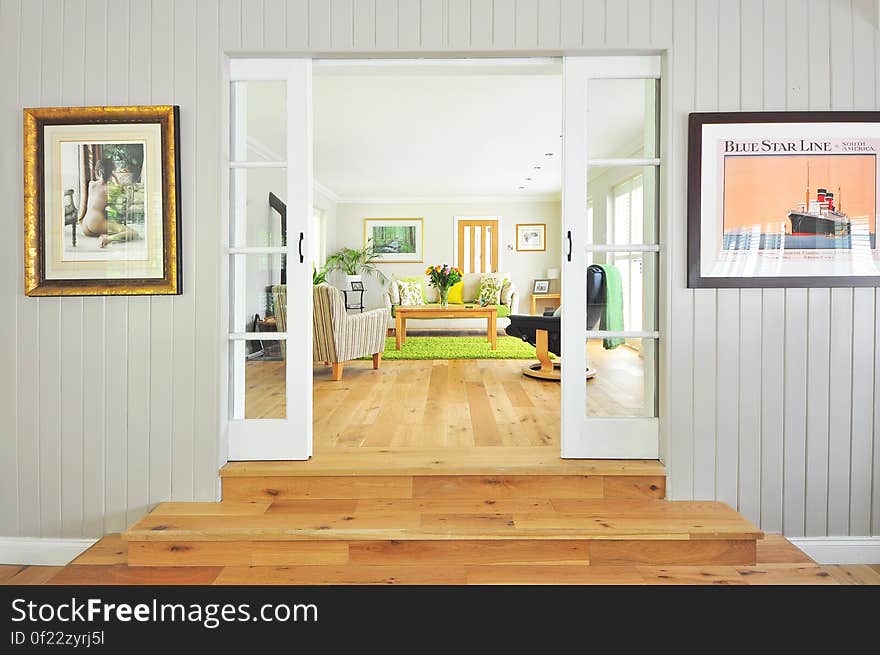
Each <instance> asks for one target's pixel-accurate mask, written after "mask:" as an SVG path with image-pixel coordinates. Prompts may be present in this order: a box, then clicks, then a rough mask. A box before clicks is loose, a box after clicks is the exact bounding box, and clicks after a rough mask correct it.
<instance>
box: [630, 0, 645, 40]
mask: <svg viewBox="0 0 880 655" xmlns="http://www.w3.org/2000/svg"><path fill="white" fill-rule="evenodd" d="M627 13H628V16H627V37H626V40H627V43H628V44H629V46H630V47H631V48H647V47H649V46H650V45H651V0H629V2H628V6H627Z"/></svg>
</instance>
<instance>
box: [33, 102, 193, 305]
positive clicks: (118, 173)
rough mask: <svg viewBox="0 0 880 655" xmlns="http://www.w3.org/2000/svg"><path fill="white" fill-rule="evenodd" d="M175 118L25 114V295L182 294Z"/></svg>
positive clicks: (137, 110)
mask: <svg viewBox="0 0 880 655" xmlns="http://www.w3.org/2000/svg"><path fill="white" fill-rule="evenodd" d="M178 115H179V108H178V107H176V106H171V105H160V106H141V107H47V108H39V109H25V110H24V247H25V257H24V262H25V293H26V294H27V295H28V296H109V295H164V294H180V293H182V281H181V269H182V266H181V250H180V243H179V238H178V235H179V233H180V205H179V203H178V198H177V192H178V186H179V177H178V169H179V167H180V160H179V157H180V155H179V153H180V148H179V134H178V126H179V118H178Z"/></svg>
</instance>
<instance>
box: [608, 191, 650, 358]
mask: <svg viewBox="0 0 880 655" xmlns="http://www.w3.org/2000/svg"><path fill="white" fill-rule="evenodd" d="M610 205H611V212H610V221H609V223H610V225H609V231H610V233H611V242H612V243H642V241H643V232H644V178H643V177H642V175H636V176H634V177H631V178H629V179H628V180H626V181H624V182H621V183H620V184H618V185H617V186H614V187H612V189H611V202H610ZM610 259H611V261H610V263H612V264H614V265H615V266H617V268H618V269H619V270H620V277H621V282H622V286H623V321H624V325H630V326H641V325H642V297H643V293H642V290H643V289H644V283H645V280H644V271H643V269H642V262H643V261H644V258H643V256H642V253H638V252H627V253H611V254H610ZM640 343H641V340H639V339H628V340H627V344H628V345H630V346H631V347H634V348H636V349H638V345H639V344H640Z"/></svg>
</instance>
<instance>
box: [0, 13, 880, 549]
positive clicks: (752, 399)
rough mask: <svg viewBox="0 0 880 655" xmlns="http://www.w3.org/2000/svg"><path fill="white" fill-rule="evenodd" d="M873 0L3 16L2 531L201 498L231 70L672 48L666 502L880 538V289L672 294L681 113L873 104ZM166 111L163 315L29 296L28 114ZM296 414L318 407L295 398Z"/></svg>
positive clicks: (115, 522)
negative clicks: (246, 56) (169, 209)
mask: <svg viewBox="0 0 880 655" xmlns="http://www.w3.org/2000/svg"><path fill="white" fill-rule="evenodd" d="M875 5H876V3H875V2H874V0H739V1H737V0H613V1H612V0H311V1H309V0H199V1H198V2H194V1H192V0H0V61H2V62H3V67H2V69H0V83H2V88H3V89H4V93H2V94H0V144H2V147H0V197H3V198H4V202H5V204H4V207H6V208H7V211H5V212H4V213H3V215H2V218H0V220H2V221H3V228H4V229H3V233H4V234H6V235H7V238H6V239H4V240H3V241H2V242H0V302H2V306H3V307H4V312H3V314H2V318H0V426H2V433H0V440H2V442H0V448H2V457H0V534H6V535H29V536H32V535H35V536H39V535H42V536H69V537H75V536H80V535H86V536H94V535H98V534H101V533H103V532H107V531H114V530H119V529H121V528H123V527H124V526H125V525H126V523H127V522H130V521H131V520H133V519H134V518H136V517H137V516H139V515H141V514H142V513H143V512H144V511H145V510H146V508H147V507H148V505H150V504H151V503H154V502H156V501H159V500H162V499H166V498H174V499H178V500H188V499H192V498H198V499H210V498H213V497H214V496H215V494H216V487H217V477H216V469H217V462H218V452H220V451H219V446H218V431H219V429H220V421H219V417H218V409H217V405H218V403H217V399H218V397H219V393H220V381H219V380H218V379H217V369H218V366H217V362H218V358H219V355H218V349H219V347H220V344H219V337H218V335H219V329H218V325H217V320H218V319H217V305H218V301H219V298H220V293H221V290H220V289H219V285H218V282H217V274H218V270H219V261H218V252H219V248H218V244H219V242H220V235H219V233H218V229H217V226H218V224H219V219H218V212H219V211H220V207H221V203H220V196H219V187H220V185H219V179H220V178H219V174H220V173H219V171H220V162H219V157H220V151H221V148H220V146H221V139H222V138H223V135H222V133H221V132H222V127H221V125H220V120H221V116H222V112H221V111H220V108H219V106H218V105H219V102H220V99H221V73H220V71H221V65H222V57H223V53H224V52H233V51H234V52H248V53H256V52H282V51H284V50H290V51H301V52H302V51H306V52H308V51H312V52H331V51H333V52H383V53H387V52H395V51H398V52H413V53H417V52H420V51H422V52H426V51H434V52H442V51H448V52H457V53H464V52H467V51H468V50H473V51H481V52H489V51H504V52H510V51H526V52H529V53H539V52H541V51H548V52H554V53H557V54H558V53H559V52H562V51H564V50H568V51H579V50H589V51H595V52H599V51H614V52H619V51H623V50H626V49H637V50H641V51H652V50H653V51H657V50H666V51H668V54H669V57H668V59H667V61H666V73H667V77H666V79H665V81H664V109H665V110H666V112H667V114H666V124H667V128H668V129H667V131H666V133H665V135H666V136H667V137H671V138H667V139H666V141H665V142H664V155H665V156H666V158H667V162H668V164H669V166H668V168H667V170H666V172H665V176H666V181H667V186H666V188H667V189H668V193H667V194H665V195H666V197H665V200H664V205H663V206H664V208H665V209H666V212H665V215H664V216H663V219H664V220H665V221H666V226H667V231H666V232H665V233H664V234H665V237H666V238H665V240H666V244H665V245H666V253H667V257H666V260H665V262H664V264H665V270H666V271H667V275H668V278H667V279H668V283H664V285H663V286H664V288H663V293H662V297H663V298H664V299H666V300H667V301H668V306H667V307H666V310H665V312H664V315H665V320H666V327H667V328H668V329H667V331H666V334H667V335H668V338H669V340H668V344H667V350H666V351H665V353H666V358H665V363H664V378H665V384H664V387H663V388H664V394H663V404H662V410H663V414H664V428H663V440H664V444H663V449H664V452H665V459H666V461H667V464H668V466H669V470H670V474H671V480H670V482H671V487H670V491H671V495H672V496H673V497H675V498H690V497H697V498H719V499H721V500H724V501H726V502H729V503H731V504H734V505H735V506H737V507H739V508H740V509H741V510H742V511H743V512H744V513H745V514H746V515H747V516H748V517H749V518H752V519H754V520H756V521H759V522H760V523H761V525H762V526H763V527H764V528H765V529H766V530H770V531H777V530H780V529H783V528H784V530H785V532H786V533H787V534H789V535H792V536H795V535H803V534H807V535H824V534H856V535H867V534H880V435H878V432H880V398H878V392H880V385H878V384H877V383H878V382H880V380H878V376H880V349H878V348H877V344H878V341H880V334H878V327H880V322H878V319H880V302H878V301H877V292H876V291H875V290H874V289H857V290H849V289H837V290H833V291H831V290H828V289H814V290H803V289H767V290H741V291H740V290H719V291H714V290H699V291H690V290H688V289H686V288H685V261H684V257H685V241H684V237H685V204H684V198H685V190H686V180H685V177H684V172H685V157H686V147H687V143H686V132H685V126H686V115H687V113H688V112H690V111H693V110H695V109H696V110H703V111H711V110H737V109H749V110H760V109H767V110H784V109H875V108H877V107H878V101H877V86H878V75H880V66H878V50H877V48H878V43H877V30H876V27H875V25H876V20H877V18H876V9H877V8H876V6H875ZM168 102H173V103H175V104H179V105H180V106H181V145H182V153H181V160H182V166H183V170H182V176H181V180H182V183H181V200H182V203H183V226H184V228H183V236H182V238H183V257H184V289H185V293H184V295H183V296H181V297H178V298H131V299H127V298H107V299H100V298H85V299H81V298H70V299H54V298H43V299H39V300H37V299H31V298H25V297H24V296H23V294H22V288H23V283H22V255H21V252H22V244H21V219H20V217H21V213H22V211H21V173H22V170H21V127H20V126H21V108H22V107H24V106H39V105H58V104H65V105H66V104H70V105H81V104H103V103H114V104H135V103H168ZM305 402H307V401H305Z"/></svg>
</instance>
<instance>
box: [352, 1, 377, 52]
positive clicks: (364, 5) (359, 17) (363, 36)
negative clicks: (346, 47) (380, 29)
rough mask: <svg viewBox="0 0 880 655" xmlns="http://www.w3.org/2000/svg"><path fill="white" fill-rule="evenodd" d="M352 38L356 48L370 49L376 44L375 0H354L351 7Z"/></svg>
mask: <svg viewBox="0 0 880 655" xmlns="http://www.w3.org/2000/svg"><path fill="white" fill-rule="evenodd" d="M352 40H353V43H354V47H355V48H356V49H358V50H370V49H372V48H373V47H375V45H376V3H375V0H354V5H353V7H352Z"/></svg>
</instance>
